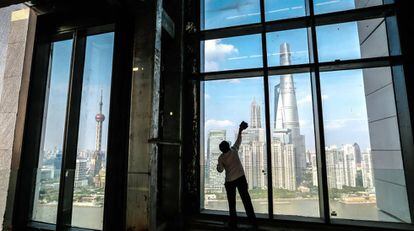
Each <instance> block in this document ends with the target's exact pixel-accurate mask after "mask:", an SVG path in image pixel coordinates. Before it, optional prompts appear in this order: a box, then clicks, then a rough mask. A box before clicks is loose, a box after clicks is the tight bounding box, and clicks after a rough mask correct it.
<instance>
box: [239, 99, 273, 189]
mask: <svg viewBox="0 0 414 231" xmlns="http://www.w3.org/2000/svg"><path fill="white" fill-rule="evenodd" d="M264 136H265V131H264V129H263V128H262V123H261V107H260V105H259V104H258V103H257V102H256V100H255V99H253V101H252V103H251V105H250V125H249V128H247V129H246V130H244V131H243V139H242V143H241V146H240V150H239V155H240V161H241V162H242V164H243V166H244V171H245V175H246V179H247V181H248V182H249V188H260V189H263V188H265V187H266V186H267V181H266V176H265V174H264V172H265V171H266V165H267V161H266V155H265V138H264Z"/></svg>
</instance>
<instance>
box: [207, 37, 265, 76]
mask: <svg viewBox="0 0 414 231" xmlns="http://www.w3.org/2000/svg"><path fill="white" fill-rule="evenodd" d="M202 46H203V48H204V53H203V59H202V62H203V63H202V65H201V66H202V68H203V71H205V72H212V71H226V70H235V69H244V68H257V67H263V60H262V43H261V36H260V35H247V36H238V37H230V38H224V39H212V40H207V41H204V42H203V44H202Z"/></svg>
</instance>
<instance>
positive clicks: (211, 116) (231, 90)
mask: <svg viewBox="0 0 414 231" xmlns="http://www.w3.org/2000/svg"><path fill="white" fill-rule="evenodd" d="M204 98H205V107H204V111H205V115H204V122H205V128H204V129H205V134H204V135H205V137H206V139H205V144H204V145H205V146H204V147H205V148H204V158H205V160H206V162H205V163H206V164H205V165H204V166H203V167H202V169H204V171H205V173H204V176H205V177H204V179H203V180H204V184H205V187H204V198H203V199H204V208H206V209H212V210H228V204H227V199H226V190H225V188H224V178H225V173H224V172H223V173H219V172H217V170H216V166H217V160H218V157H219V156H220V155H221V154H222V153H221V152H220V150H219V144H220V142H221V141H223V140H227V141H229V142H230V143H231V144H234V142H235V140H236V138H237V137H236V136H237V132H238V127H239V124H240V122H241V121H246V122H248V123H249V127H248V128H247V129H246V130H245V131H244V132H243V135H242V143H241V145H240V148H239V157H240V161H241V162H242V164H243V166H244V171H245V174H246V179H247V181H248V184H249V190H250V196H251V198H252V203H253V206H254V208H255V211H256V212H257V213H267V207H268V203H267V154H266V148H265V147H266V138H265V137H266V135H265V131H266V129H265V121H264V95H263V79H262V78H246V79H234V80H217V81H209V82H206V83H205V92H204ZM228 111H232V112H233V113H228ZM236 209H237V211H244V207H243V203H242V201H241V198H240V197H239V195H237V198H236Z"/></svg>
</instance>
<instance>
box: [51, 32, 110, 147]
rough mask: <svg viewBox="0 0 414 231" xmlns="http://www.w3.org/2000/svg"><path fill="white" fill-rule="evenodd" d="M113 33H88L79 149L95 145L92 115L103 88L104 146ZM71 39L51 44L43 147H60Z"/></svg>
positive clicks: (66, 96) (94, 124)
mask: <svg viewBox="0 0 414 231" xmlns="http://www.w3.org/2000/svg"><path fill="white" fill-rule="evenodd" d="M113 39H114V34H113V33H106V34H100V35H94V36H89V37H87V44H86V57H85V67H84V77H83V87H82V99H81V112H80V124H79V137H78V151H83V150H94V149H95V140H96V139H95V132H96V121H95V116H96V114H97V113H98V112H99V101H100V96H101V91H102V97H103V114H104V115H105V117H106V119H105V121H104V123H103V134H102V150H106V143H107V134H108V133H107V129H108V119H109V118H108V117H109V97H110V82H111V75H112V54H113ZM71 53H72V40H64V41H59V42H55V43H54V44H53V51H52V56H51V60H52V61H51V72H50V77H49V79H50V87H49V99H48V101H47V102H46V105H47V109H46V110H47V111H46V113H45V125H44V127H45V128H44V129H45V130H44V137H43V141H44V148H43V149H44V150H53V149H54V148H55V147H57V148H58V149H60V150H62V144H63V134H64V126H65V124H64V123H65V115H66V106H67V100H68V86H69V72H70V61H71Z"/></svg>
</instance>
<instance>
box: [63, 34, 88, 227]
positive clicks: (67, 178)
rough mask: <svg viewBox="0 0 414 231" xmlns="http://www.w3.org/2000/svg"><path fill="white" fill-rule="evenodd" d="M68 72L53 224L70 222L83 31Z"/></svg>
mask: <svg viewBox="0 0 414 231" xmlns="http://www.w3.org/2000/svg"><path fill="white" fill-rule="evenodd" d="M73 38H74V40H73V41H74V42H73V49H72V61H71V72H70V82H69V96H68V103H67V105H68V107H67V108H68V109H67V112H66V123H65V134H64V142H63V152H62V169H61V175H60V185H59V199H58V211H57V221H56V227H57V228H58V229H65V228H67V227H70V226H71V222H72V210H73V189H74V183H75V182H74V180H75V178H74V177H75V170H76V156H77V149H78V133H79V117H80V110H81V99H82V85H83V72H84V65H85V53H86V33H85V31H78V30H76V31H75V32H74V37H73Z"/></svg>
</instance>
